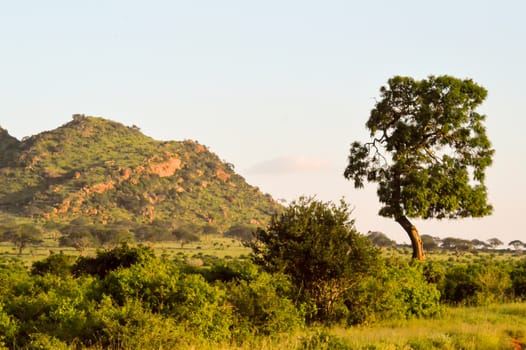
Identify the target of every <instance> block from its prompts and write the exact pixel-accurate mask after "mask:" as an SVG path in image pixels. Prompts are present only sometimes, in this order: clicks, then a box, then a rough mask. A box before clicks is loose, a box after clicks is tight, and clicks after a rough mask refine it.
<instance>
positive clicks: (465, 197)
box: [344, 75, 494, 260]
mask: <svg viewBox="0 0 526 350" xmlns="http://www.w3.org/2000/svg"><path fill="white" fill-rule="evenodd" d="M486 96H487V91H486V89H484V88H483V87H482V86H480V85H477V84H476V83H475V82H473V81H472V80H471V79H458V78H454V77H451V76H447V75H444V76H430V77H428V78H427V79H423V80H415V79H413V78H411V77H401V76H395V77H393V78H391V79H389V80H388V84H387V86H383V87H381V88H380V97H381V98H380V100H379V101H378V102H377V103H376V106H375V107H374V108H373V109H372V111H371V114H370V117H369V120H368V121H367V123H366V126H367V128H368V129H369V131H370V136H371V140H370V141H368V142H365V143H361V142H353V143H352V144H351V148H350V154H349V158H348V165H347V167H346V169H345V172H344V176H345V178H347V179H349V180H352V181H353V182H354V186H355V187H356V188H360V187H363V185H364V183H365V182H366V181H368V182H376V183H378V190H377V193H378V198H379V200H380V202H381V203H382V207H381V209H380V212H379V215H381V216H384V217H392V218H394V219H395V220H396V221H397V222H398V223H399V224H400V225H401V226H402V227H403V228H404V230H405V231H406V232H407V233H408V235H409V237H410V238H411V243H412V246H413V258H417V259H420V260H423V259H424V252H423V248H422V241H421V239H420V236H419V234H418V231H417V229H416V227H415V226H413V225H412V223H411V222H410V221H409V219H408V218H423V219H428V218H438V219H442V218H463V217H482V216H485V215H488V214H490V213H491V212H492V206H491V205H490V204H488V203H487V191H486V186H485V183H484V178H485V170H486V168H487V167H488V166H489V165H491V163H492V156H493V153H494V150H493V149H492V147H491V143H490V141H489V139H488V137H487V136H486V129H485V127H484V124H483V123H484V120H485V115H483V114H480V113H478V112H476V108H477V107H478V106H479V105H480V104H481V103H482V102H483V101H484V99H485V98H486Z"/></svg>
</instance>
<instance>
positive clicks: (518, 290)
mask: <svg viewBox="0 0 526 350" xmlns="http://www.w3.org/2000/svg"><path fill="white" fill-rule="evenodd" d="M510 278H511V283H512V287H513V293H514V295H515V297H517V298H519V299H521V300H526V258H525V259H522V260H521V261H519V262H517V263H515V264H514V266H513V267H512V270H511V271H510Z"/></svg>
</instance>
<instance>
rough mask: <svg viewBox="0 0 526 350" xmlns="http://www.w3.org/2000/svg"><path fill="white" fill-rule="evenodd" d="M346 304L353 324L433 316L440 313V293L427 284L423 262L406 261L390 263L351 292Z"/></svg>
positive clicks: (349, 320)
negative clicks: (411, 262)
mask: <svg viewBox="0 0 526 350" xmlns="http://www.w3.org/2000/svg"><path fill="white" fill-rule="evenodd" d="M345 303H346V305H347V306H348V308H349V310H350V313H349V314H348V316H347V322H348V323H350V324H359V323H371V322H377V321H379V320H383V319H410V318H423V317H433V316H437V315H439V314H440V312H441V306H440V292H439V291H438V289H437V287H436V285H434V284H430V283H428V281H427V280H426V278H425V275H424V273H423V268H422V265H420V264H418V265H415V264H408V263H403V262H387V263H386V264H385V265H384V266H383V267H382V268H381V269H379V270H378V272H376V274H375V275H371V276H368V278H367V279H366V280H364V281H363V283H362V284H361V285H360V286H359V288H356V289H355V290H353V291H351V292H350V293H349V294H348V296H347V299H346V301H345Z"/></svg>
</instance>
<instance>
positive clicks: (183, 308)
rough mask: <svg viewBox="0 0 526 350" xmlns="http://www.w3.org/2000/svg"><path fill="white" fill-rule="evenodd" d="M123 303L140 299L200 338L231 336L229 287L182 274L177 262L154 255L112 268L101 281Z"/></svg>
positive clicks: (217, 338) (120, 303)
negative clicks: (123, 266) (134, 263)
mask: <svg viewBox="0 0 526 350" xmlns="http://www.w3.org/2000/svg"><path fill="white" fill-rule="evenodd" d="M100 294H101V295H108V296H110V297H111V298H112V300H113V301H114V302H115V303H116V304H117V305H119V306H123V305H125V304H126V303H129V302H130V301H137V302H139V303H140V304H141V305H142V306H143V307H144V308H145V309H146V310H150V311H151V312H153V313H157V314H161V315H164V316H165V317H169V318H171V319H173V320H174V321H175V322H177V324H179V325H181V326H184V327H185V328H186V330H187V332H189V333H192V334H193V335H194V336H195V338H196V339H210V340H222V339H228V337H229V335H230V334H229V327H230V326H231V312H230V311H229V309H228V307H227V305H226V302H225V291H224V290H221V289H220V288H218V287H214V286H211V285H210V284H209V283H208V282H206V280H205V279H204V278H203V277H202V276H200V275H196V274H182V273H180V272H179V270H178V268H177V266H176V265H175V263H172V262H169V261H166V260H160V259H151V260H149V261H147V262H144V263H143V264H137V265H133V266H130V267H129V268H126V269H119V270H115V271H112V272H110V273H109V274H108V275H107V276H106V278H105V279H104V280H103V281H102V284H101V291H100Z"/></svg>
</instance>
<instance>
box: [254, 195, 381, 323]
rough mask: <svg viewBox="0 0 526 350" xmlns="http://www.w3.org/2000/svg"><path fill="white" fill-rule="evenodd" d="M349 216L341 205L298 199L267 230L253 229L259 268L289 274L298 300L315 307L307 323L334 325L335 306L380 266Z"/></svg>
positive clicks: (347, 208) (376, 254)
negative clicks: (320, 322)
mask: <svg viewBox="0 0 526 350" xmlns="http://www.w3.org/2000/svg"><path fill="white" fill-rule="evenodd" d="M349 215H350V210H349V207H348V205H347V204H346V203H345V202H344V201H343V200H342V201H341V202H340V205H339V206H336V205H334V204H333V203H330V202H329V203H323V202H320V201H316V200H314V199H312V198H300V199H299V201H298V202H292V203H291V204H290V206H289V207H288V208H287V209H285V211H284V212H282V213H280V214H276V215H274V216H273V217H272V219H271V222H270V225H269V226H268V228H267V229H266V230H263V229H261V228H259V229H257V231H256V233H255V239H254V241H252V242H250V243H249V245H250V247H251V248H252V250H253V259H254V261H255V262H256V263H257V264H259V265H261V266H262V267H263V268H264V269H265V270H266V271H268V272H271V273H273V272H282V273H285V274H287V275H289V276H290V277H291V280H292V282H293V283H294V285H295V286H296V288H297V290H298V293H299V295H300V298H301V301H302V302H313V303H314V305H315V306H316V308H315V309H314V310H315V312H313V313H312V314H311V315H309V318H310V319H311V320H319V321H324V322H332V321H338V313H337V311H336V309H335V306H337V305H339V304H341V302H342V300H343V298H344V296H345V295H346V294H347V292H348V291H349V290H350V289H352V288H353V286H354V285H355V284H357V283H359V281H360V280H362V279H363V278H364V277H365V276H367V275H368V274H370V273H372V271H374V268H375V266H376V265H377V263H378V256H379V253H378V250H376V249H375V248H373V247H372V246H371V243H370V241H369V240H368V239H367V238H366V237H364V236H361V235H359V234H358V232H357V231H356V229H355V228H354V221H352V220H350V218H349Z"/></svg>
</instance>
